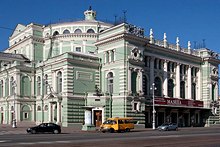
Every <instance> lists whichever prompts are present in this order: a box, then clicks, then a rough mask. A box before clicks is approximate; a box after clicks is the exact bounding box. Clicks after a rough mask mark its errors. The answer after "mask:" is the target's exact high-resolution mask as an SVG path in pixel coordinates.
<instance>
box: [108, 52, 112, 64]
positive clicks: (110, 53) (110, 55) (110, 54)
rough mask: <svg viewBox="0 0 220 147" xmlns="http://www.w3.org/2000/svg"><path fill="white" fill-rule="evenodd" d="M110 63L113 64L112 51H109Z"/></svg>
mask: <svg viewBox="0 0 220 147" xmlns="http://www.w3.org/2000/svg"><path fill="white" fill-rule="evenodd" d="M108 55H109V56H108V61H109V62H112V52H111V51H108Z"/></svg>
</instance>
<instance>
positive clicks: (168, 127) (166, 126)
mask: <svg viewBox="0 0 220 147" xmlns="http://www.w3.org/2000/svg"><path fill="white" fill-rule="evenodd" d="M157 129H158V130H160V131H161V130H163V131H169V130H176V131H177V130H178V126H177V124H176V123H164V124H162V125H161V126H159V127H158V128H157Z"/></svg>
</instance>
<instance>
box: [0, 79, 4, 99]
mask: <svg viewBox="0 0 220 147" xmlns="http://www.w3.org/2000/svg"><path fill="white" fill-rule="evenodd" d="M3 89H4V84H3V80H1V81H0V97H3Z"/></svg>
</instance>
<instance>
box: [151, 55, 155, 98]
mask: <svg viewBox="0 0 220 147" xmlns="http://www.w3.org/2000/svg"><path fill="white" fill-rule="evenodd" d="M154 59H155V58H154V57H151V58H150V87H151V86H152V84H153V83H154ZM150 93H151V94H152V90H150Z"/></svg>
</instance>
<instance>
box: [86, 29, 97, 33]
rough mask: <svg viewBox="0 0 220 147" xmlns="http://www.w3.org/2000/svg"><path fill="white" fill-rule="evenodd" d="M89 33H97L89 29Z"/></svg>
mask: <svg viewBox="0 0 220 147" xmlns="http://www.w3.org/2000/svg"><path fill="white" fill-rule="evenodd" d="M87 33H95V31H94V30H93V29H88V30H87Z"/></svg>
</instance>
